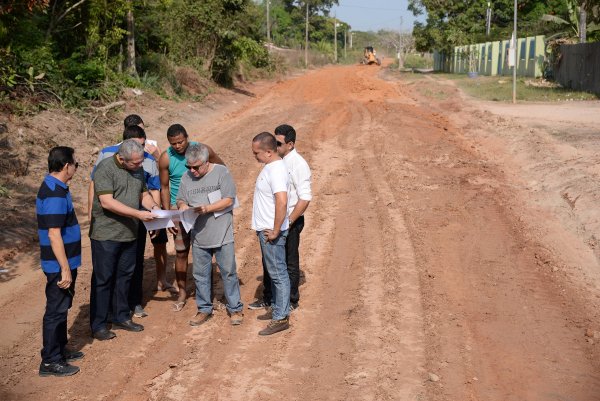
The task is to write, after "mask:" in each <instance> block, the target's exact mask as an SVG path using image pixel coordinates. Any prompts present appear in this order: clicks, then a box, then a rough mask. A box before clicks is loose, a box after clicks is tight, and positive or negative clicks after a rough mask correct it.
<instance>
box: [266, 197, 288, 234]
mask: <svg viewBox="0 0 600 401" xmlns="http://www.w3.org/2000/svg"><path fill="white" fill-rule="evenodd" d="M286 214H287V192H275V221H274V222H273V226H274V227H273V229H272V230H265V235H266V238H267V241H269V242H270V241H273V240H275V239H276V238H277V237H278V236H279V234H280V233H281V225H282V224H283V221H284V220H285V215H286Z"/></svg>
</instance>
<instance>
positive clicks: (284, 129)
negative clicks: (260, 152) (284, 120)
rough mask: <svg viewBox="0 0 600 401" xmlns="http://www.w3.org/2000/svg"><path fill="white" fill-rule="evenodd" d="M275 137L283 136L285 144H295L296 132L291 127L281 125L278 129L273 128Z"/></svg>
mask: <svg viewBox="0 0 600 401" xmlns="http://www.w3.org/2000/svg"><path fill="white" fill-rule="evenodd" d="M275 135H283V136H285V143H289V142H294V143H296V130H295V129H294V127H292V126H291V125H287V124H281V125H280V126H279V127H277V128H275Z"/></svg>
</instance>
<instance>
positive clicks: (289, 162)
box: [248, 124, 312, 311]
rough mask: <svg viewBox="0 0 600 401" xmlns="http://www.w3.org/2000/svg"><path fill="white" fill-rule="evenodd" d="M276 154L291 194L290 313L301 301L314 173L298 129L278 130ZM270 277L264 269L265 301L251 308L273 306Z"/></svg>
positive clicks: (287, 249) (285, 127)
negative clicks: (301, 152)
mask: <svg viewBox="0 0 600 401" xmlns="http://www.w3.org/2000/svg"><path fill="white" fill-rule="evenodd" d="M275 139H277V153H278V154H279V156H280V157H281V158H283V162H284V163H285V166H286V167H287V169H288V174H289V177H290V191H289V199H288V207H287V208H288V219H289V228H288V235H287V238H286V242H285V256H286V262H287V271H288V275H289V277H290V311H293V310H295V309H297V308H298V306H299V301H300V292H299V290H298V286H299V284H300V253H299V247H300V233H301V232H302V229H303V228H304V212H305V211H306V209H307V208H308V205H309V204H310V201H311V199H312V190H311V172H310V167H309V166H308V163H307V162H306V160H304V158H303V157H302V156H300V155H299V154H298V152H297V151H296V148H295V145H296V130H294V128H293V127H292V126H291V125H287V124H282V125H280V126H278V127H277V128H275ZM271 298H272V294H271V278H270V277H269V272H267V271H266V269H264V268H263V299H262V300H258V301H256V302H253V303H251V304H250V305H249V306H248V307H249V308H250V309H260V308H263V307H265V306H268V305H270V304H271Z"/></svg>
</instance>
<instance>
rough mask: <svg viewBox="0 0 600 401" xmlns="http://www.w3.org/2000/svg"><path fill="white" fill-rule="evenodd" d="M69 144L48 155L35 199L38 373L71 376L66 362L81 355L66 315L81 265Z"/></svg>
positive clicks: (73, 166) (74, 167)
mask: <svg viewBox="0 0 600 401" xmlns="http://www.w3.org/2000/svg"><path fill="white" fill-rule="evenodd" d="M73 154H74V150H73V148H69V147H66V146H58V147H55V148H53V149H52V150H50V154H49V155H48V171H49V174H48V175H47V176H46V177H45V178H44V182H43V183H42V185H41V186H40V190H39V191H38V194H37V199H36V213H37V221H38V234H39V239H40V259H41V265H42V270H43V271H44V274H45V275H46V278H47V283H46V312H45V313H44V322H43V344H44V347H43V348H42V363H41V364H40V370H39V374H40V376H71V375H74V374H75V373H77V372H79V368H78V367H77V366H73V365H70V364H69V362H72V361H75V360H78V359H81V358H83V353H82V352H79V351H68V350H67V349H66V348H65V347H66V345H67V313H68V311H69V308H70V307H71V305H72V304H73V295H74V291H75V279H76V278H77V268H78V267H79V266H80V265H81V230H80V228H79V223H78V222H77V216H76V215H75V210H74V208H73V200H72V199H71V193H70V192H69V187H68V186H67V183H68V182H69V181H70V180H71V179H72V178H73V176H74V175H75V172H76V171H77V166H78V163H77V162H76V161H75V159H74V157H73Z"/></svg>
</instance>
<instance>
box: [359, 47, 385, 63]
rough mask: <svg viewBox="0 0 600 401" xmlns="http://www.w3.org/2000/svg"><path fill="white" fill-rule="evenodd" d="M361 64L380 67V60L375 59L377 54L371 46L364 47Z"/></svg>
mask: <svg viewBox="0 0 600 401" xmlns="http://www.w3.org/2000/svg"><path fill="white" fill-rule="evenodd" d="M361 63H362V64H366V65H371V64H377V65H381V60H379V59H378V58H377V52H376V51H375V49H373V46H367V47H365V52H364V55H363V59H362V60H361Z"/></svg>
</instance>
